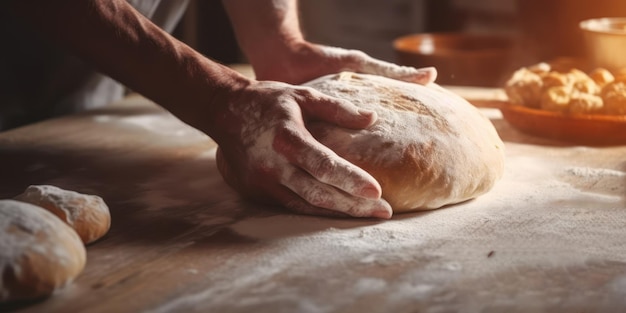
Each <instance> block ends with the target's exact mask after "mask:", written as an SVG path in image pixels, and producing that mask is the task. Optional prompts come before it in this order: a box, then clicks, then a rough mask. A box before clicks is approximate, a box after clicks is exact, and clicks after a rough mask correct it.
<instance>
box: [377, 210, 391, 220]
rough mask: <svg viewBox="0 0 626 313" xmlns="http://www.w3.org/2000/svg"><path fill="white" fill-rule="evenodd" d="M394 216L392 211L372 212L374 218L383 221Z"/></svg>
mask: <svg viewBox="0 0 626 313" xmlns="http://www.w3.org/2000/svg"><path fill="white" fill-rule="evenodd" d="M391 216H392V212H391V211H390V210H376V211H374V212H372V217H376V218H382V219H386V220H388V219H390V218H391Z"/></svg>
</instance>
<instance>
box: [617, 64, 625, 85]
mask: <svg viewBox="0 0 626 313" xmlns="http://www.w3.org/2000/svg"><path fill="white" fill-rule="evenodd" d="M615 81H617V82H625V83H626V67H625V68H622V69H619V70H617V71H616V72H615Z"/></svg>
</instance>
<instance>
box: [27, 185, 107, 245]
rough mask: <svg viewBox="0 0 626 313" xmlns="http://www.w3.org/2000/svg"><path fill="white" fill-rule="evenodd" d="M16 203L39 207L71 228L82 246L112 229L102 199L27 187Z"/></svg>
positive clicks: (64, 191)
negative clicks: (81, 242) (80, 240)
mask: <svg viewBox="0 0 626 313" xmlns="http://www.w3.org/2000/svg"><path fill="white" fill-rule="evenodd" d="M15 200H18V201H23V202H27V203H30V204H34V205H37V206H40V207H42V208H44V209H46V210H48V211H50V212H51V213H53V214H54V215H56V216H58V217H59V218H60V219H61V220H63V221H64V222H65V223H67V224H68V225H69V226H70V227H72V228H73V229H74V230H75V231H76V232H77V233H78V235H79V236H80V238H81V239H82V240H83V242H84V243H85V244H88V243H91V242H94V241H96V240H98V239H99V238H101V237H102V236H104V235H105V234H106V233H107V232H108V231H109V228H110V227H111V214H110V213H109V208H108V207H107V205H106V203H104V200H102V198H100V197H98V196H93V195H85V194H81V193H78V192H74V191H70V190H64V189H61V188H58V187H55V186H49V185H39V186H30V187H28V188H26V190H25V191H24V193H22V194H21V195H19V196H17V197H15Z"/></svg>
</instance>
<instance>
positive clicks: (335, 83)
mask: <svg viewBox="0 0 626 313" xmlns="http://www.w3.org/2000/svg"><path fill="white" fill-rule="evenodd" d="M305 85H306V86H310V87H313V88H315V89H317V90H319V91H321V92H323V93H325V94H328V95H331V96H334V97H337V98H342V99H346V100H349V101H351V102H352V103H354V104H355V105H357V106H359V107H361V108H366V109H370V110H373V111H375V112H376V113H378V121H377V122H376V123H375V124H374V125H372V126H370V127H369V128H367V129H363V130H352V129H345V128H339V127H336V126H332V125H329V124H326V123H321V122H314V123H310V124H309V125H307V127H309V129H310V131H311V133H312V134H313V136H315V137H316V138H317V139H318V140H319V141H320V142H322V143H323V144H324V145H326V146H328V147H330V148H331V149H333V150H334V151H335V152H336V153H337V154H339V155H340V156H342V157H343V158H345V159H347V160H348V161H350V162H352V163H353V164H355V165H357V166H359V167H361V168H363V169H364V170H366V171H367V172H369V173H370V174H371V175H372V176H374V178H376V179H377V180H378V182H379V183H380V184H381V187H382V190H383V198H384V199H385V200H387V201H388V202H389V203H390V204H391V206H392V207H393V210H394V212H403V211H411V210H425V209H435V208H439V207H442V206H445V205H448V204H453V203H458V202H462V201H465V200H468V199H472V198H474V197H477V196H479V195H481V194H483V193H485V192H487V191H488V190H490V189H491V188H492V186H493V185H494V183H495V182H496V181H497V180H498V179H499V178H500V177H501V176H502V172H503V170H504V144H503V143H502V141H501V140H500V137H499V136H498V134H497V132H496V130H495V128H494V127H493V125H492V124H491V122H490V121H489V120H488V119H487V118H486V117H484V116H483V115H482V114H481V113H480V112H479V111H478V110H477V109H476V108H475V107H474V106H472V105H471V104H470V103H468V102H467V101H465V100H464V99H462V98H461V97H459V96H457V95H455V94H453V93H451V92H449V91H447V90H445V89H443V88H441V87H439V86H437V85H430V86H422V85H417V84H412V83H406V82H401V81H397V80H393V79H388V78H384V77H381V76H374V75H364V74H354V73H341V74H336V75H328V76H324V77H321V78H319V79H316V80H314V81H312V82H309V83H307V84H305Z"/></svg>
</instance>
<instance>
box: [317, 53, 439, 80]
mask: <svg viewBox="0 0 626 313" xmlns="http://www.w3.org/2000/svg"><path fill="white" fill-rule="evenodd" d="M321 49H322V53H324V54H326V55H329V56H332V57H334V58H335V59H338V60H340V63H342V64H343V67H342V69H341V70H348V71H356V72H359V73H364V74H373V75H380V76H385V77H389V78H393V79H397V80H402V81H406V82H411V83H417V84H422V85H426V84H429V83H432V82H434V81H435V79H436V78H437V70H436V69H435V68H434V67H425V68H414V67H410V66H400V65H397V64H393V63H390V62H385V61H381V60H378V59H375V58H372V57H371V56H369V55H367V54H366V53H364V52H362V51H358V50H345V49H341V48H335V47H325V46H324V47H321Z"/></svg>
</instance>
